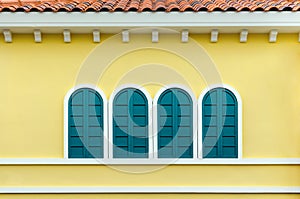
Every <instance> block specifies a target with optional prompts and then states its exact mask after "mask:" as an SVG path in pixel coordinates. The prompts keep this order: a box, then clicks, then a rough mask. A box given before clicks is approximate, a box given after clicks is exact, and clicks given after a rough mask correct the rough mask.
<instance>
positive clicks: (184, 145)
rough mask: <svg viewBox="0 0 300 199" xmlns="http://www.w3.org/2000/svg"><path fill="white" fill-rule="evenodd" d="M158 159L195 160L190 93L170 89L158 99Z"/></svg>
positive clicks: (192, 107)
mask: <svg viewBox="0 0 300 199" xmlns="http://www.w3.org/2000/svg"><path fill="white" fill-rule="evenodd" d="M156 108H157V109H156V110H157V118H155V119H156V125H155V128H156V130H157V146H155V147H157V150H158V154H157V156H158V158H193V157H194V153H195V152H196V151H195V152H194V147H193V146H194V145H195V143H194V142H193V131H194V124H193V120H194V110H193V109H194V108H195V107H194V106H193V100H192V98H191V96H190V95H189V93H188V92H186V91H185V90H183V89H181V88H169V89H166V90H165V91H163V92H162V93H161V94H160V95H159V97H158V99H157V107H156Z"/></svg>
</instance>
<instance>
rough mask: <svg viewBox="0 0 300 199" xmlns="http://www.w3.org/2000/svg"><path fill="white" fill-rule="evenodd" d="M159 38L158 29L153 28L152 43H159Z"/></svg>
mask: <svg viewBox="0 0 300 199" xmlns="http://www.w3.org/2000/svg"><path fill="white" fill-rule="evenodd" d="M158 40H159V35H158V31H157V30H152V43H157V42H158Z"/></svg>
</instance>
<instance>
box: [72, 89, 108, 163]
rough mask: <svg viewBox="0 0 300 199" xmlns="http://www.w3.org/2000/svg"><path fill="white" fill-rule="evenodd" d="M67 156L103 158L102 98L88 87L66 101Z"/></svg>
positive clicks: (77, 91) (79, 90)
mask: <svg viewBox="0 0 300 199" xmlns="http://www.w3.org/2000/svg"><path fill="white" fill-rule="evenodd" d="M68 157H69V158H103V99H102V97H101V96H100V94H99V93H98V92H97V91H95V90H93V89H90V88H81V89H78V90H76V91H75V92H74V93H73V94H72V95H71V96H70V98H69V101H68Z"/></svg>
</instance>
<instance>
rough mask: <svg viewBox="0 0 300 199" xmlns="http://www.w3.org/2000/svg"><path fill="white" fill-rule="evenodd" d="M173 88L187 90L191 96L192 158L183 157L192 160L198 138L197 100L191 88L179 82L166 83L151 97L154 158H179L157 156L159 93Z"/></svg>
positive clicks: (195, 154) (195, 156)
mask: <svg viewBox="0 0 300 199" xmlns="http://www.w3.org/2000/svg"><path fill="white" fill-rule="evenodd" d="M173 88H178V89H182V90H184V91H185V92H187V93H188V94H189V95H190V97H191V98H192V103H193V158H184V159H192V160H196V159H197V148H198V139H197V136H198V134H197V131H198V129H197V127H198V126H197V100H196V97H195V95H194V93H193V92H192V90H191V89H189V88H188V87H187V86H184V85H180V84H170V85H166V86H164V87H163V88H161V89H160V90H159V91H158V92H157V93H156V94H155V97H154V99H153V143H154V159H156V160H161V161H163V160H172V159H173V160H174V161H175V160H178V159H181V158H158V150H157V147H158V140H157V139H158V137H157V135H158V132H157V102H158V99H159V97H160V96H161V94H162V93H163V92H165V91H166V90H168V89H173Z"/></svg>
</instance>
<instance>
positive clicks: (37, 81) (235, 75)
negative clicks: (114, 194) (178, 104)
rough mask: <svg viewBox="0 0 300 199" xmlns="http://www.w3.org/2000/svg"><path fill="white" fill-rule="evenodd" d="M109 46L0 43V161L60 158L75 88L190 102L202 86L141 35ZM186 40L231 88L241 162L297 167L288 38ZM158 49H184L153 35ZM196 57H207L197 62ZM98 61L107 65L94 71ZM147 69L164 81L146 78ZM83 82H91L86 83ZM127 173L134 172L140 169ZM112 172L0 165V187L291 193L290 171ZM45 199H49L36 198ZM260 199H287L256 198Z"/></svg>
mask: <svg viewBox="0 0 300 199" xmlns="http://www.w3.org/2000/svg"><path fill="white" fill-rule="evenodd" d="M112 38H113V37H112V36H111V35H102V36H101V39H102V42H101V43H100V44H95V43H93V42H92V37H91V36H90V35H72V42H71V43H70V44H66V43H64V42H63V38H62V36H61V35H47V34H46V35H43V42H42V43H40V44H36V43H34V41H33V38H32V35H13V43H4V42H3V38H0V42H1V43H0V60H1V62H0V63H1V64H0V90H1V94H0V113H1V120H0V158H63V150H64V149H63V109H64V107H63V101H64V97H65V94H66V93H67V92H68V90H69V89H71V88H72V87H73V86H74V85H75V84H76V83H78V82H79V83H93V82H97V83H98V85H99V87H100V88H101V89H103V91H104V92H105V94H106V95H107V96H108V97H109V96H110V94H111V92H112V91H113V90H114V89H115V87H116V86H118V85H120V84H122V83H126V82H128V81H129V80H132V82H131V83H137V84H142V85H144V86H145V88H146V89H147V90H148V91H149V93H150V94H151V96H152V97H154V95H155V93H156V92H157V91H158V89H159V88H160V87H161V86H162V85H161V84H167V83H187V84H188V85H189V86H190V87H191V89H192V91H193V92H194V94H195V96H196V97H197V98H198V97H199V95H200V93H201V91H202V90H203V89H204V88H205V87H206V86H207V85H206V84H207V83H206V82H205V81H206V80H205V76H204V77H203V76H201V74H200V73H199V71H197V69H195V67H194V65H195V63H194V62H190V60H188V59H186V58H187V56H188V55H185V56H181V55H178V54H177V55H176V53H174V52H172V51H171V50H169V51H167V50H165V49H154V48H152V47H153V45H154V44H151V40H150V37H149V35H146V36H143V35H139V36H131V41H130V43H128V44H124V43H122V42H121V38H120V37H118V36H117V37H115V38H114V39H112ZM116 38H117V39H116ZM172 38H173V39H172ZM191 38H192V39H194V40H195V41H196V44H197V45H199V46H200V47H199V49H198V50H199V51H193V53H196V54H197V52H199V58H201V59H199V60H200V61H199V62H201V61H202V60H203V63H204V65H205V64H206V63H207V64H213V65H214V66H216V71H218V72H219V74H220V77H221V80H222V82H224V83H226V84H229V85H231V86H232V87H234V88H235V89H236V90H237V91H238V92H239V93H240V95H241V97H242V101H243V121H242V122H243V157H244V158H300V147H299V146H300V133H299V132H300V122H299V121H300V103H299V102H300V95H299V91H300V84H299V75H300V67H299V60H300V48H299V43H298V42H297V35H296V34H295V35H292V34H290V35H288V34H287V35H284V34H279V36H278V42H277V43H268V37H267V35H264V34H257V35H256V34H250V35H249V39H248V42H247V43H239V35H237V34H236V35H235V34H231V35H224V34H221V35H220V37H219V41H218V43H210V42H209V35H191ZM160 40H161V41H160V42H161V43H162V45H167V43H168V42H169V45H170V49H172V48H175V46H177V47H178V48H181V47H182V48H183V47H184V46H182V45H189V44H182V43H180V39H179V37H178V38H177V40H176V39H174V37H172V36H170V37H167V36H161V37H160ZM106 42H107V43H106ZM176 42H177V43H176ZM190 42H192V41H191V40H190ZM137 43H139V44H145V46H150V48H147V49H145V48H143V49H141V48H130V45H137V46H138V44H137ZM125 45H127V46H126V48H127V47H128V49H131V50H130V51H128V52H126V53H125V54H120V53H119V52H118V50H119V49H121V48H123V47H124V46H125ZM201 46H202V47H201ZM195 49H197V47H195ZM201 49H202V50H201ZM203 52H207V54H206V55H205V56H204V55H202V54H201V53H203ZM185 53H187V54H189V52H185ZM193 53H190V54H193ZM112 54H114V56H112ZM97 56H98V57H99V60H97ZM201 56H203V57H201ZM111 57H113V59H111ZM207 57H209V58H210V59H211V60H210V61H211V62H210V61H209V59H208V58H207ZM100 58H101V59H100ZM104 59H106V60H104ZM107 62H109V65H105V66H103V65H101V64H103V63H107ZM198 64H200V65H201V63H198ZM89 67H91V68H92V71H97V70H98V68H97V67H99V69H101V70H102V72H103V73H101V74H96V75H95V73H94V72H91V71H89V70H88V68H89ZM103 67H106V68H105V70H103ZM149 68H152V69H157V70H158V71H159V69H161V71H164V72H153V73H151V71H149ZM202 69H203V68H202ZM168 71H170V73H169V72H168ZM146 72H147V73H146ZM202 72H203V71H202ZM140 74H143V76H140ZM202 75H203V74H202ZM90 76H92V77H91V79H93V81H89V77H90ZM166 77H168V78H166ZM151 79H152V80H153V82H151ZM214 80H216V79H213V80H212V81H211V82H213V81H214ZM158 81H162V82H161V84H159V83H158ZM218 82H219V80H216V82H215V83H218ZM140 167H146V166H140ZM148 167H149V169H150V170H151V169H152V168H151V166H148ZM153 167H154V168H153V169H157V167H156V166H153ZM132 168H133V169H137V170H139V166H131V169H132ZM118 169H121V170H122V169H124V168H117V167H116V166H114V167H106V166H98V165H96V166H0V179H1V180H0V187H1V186H55V185H57V186H59V185H66V186H72V185H78V186H79V185H82V186H89V185H94V186H97V185H99V186H100V185H107V186H121V185H127V186H128V185H133V186H137V185H145V186H146V185H149V186H150V185H152V186H154V185H155V186H157V185H158V184H157V182H159V185H164V186H168V185H169V186H171V185H191V186H226V185H227V186H228V185H230V186H259V185H261V186H300V181H299V179H300V167H299V166H298V165H297V166H263V165H262V166H226V165H222V166H216V165H215V166H212V165H205V166H200V165H199V166H195V165H193V166H187V165H185V166H183V165H181V166H180V165H176V166H175V165H173V166H168V167H164V168H163V169H159V170H157V171H156V172H150V173H147V174H129V173H124V172H121V171H120V170H118ZM157 179H159V181H157ZM246 179H247V180H246ZM0 196H1V195H0ZM171 196H172V195H170V197H171ZM179 196H180V195H178V197H179ZM181 196H182V195H181ZM5 197H7V198H10V197H12V198H18V197H19V196H18V195H10V196H6V195H5ZM27 197H31V196H30V195H28V196H27ZM48 197H49V198H51V197H52V196H45V198H48ZM66 197H67V196H66ZM68 197H69V196H68ZM89 197H90V198H93V197H97V196H96V195H89ZM128 197H130V195H128ZM201 197H203V198H205V196H202V195H201V196H200V195H199V198H201ZM214 197H215V198H226V196H224V197H221V195H214ZM234 197H238V195H235V196H234ZM31 198H32V197H31ZM70 198H71V196H70ZM176 198H177V196H176ZM249 198H254V197H253V196H249ZM264 198H296V196H295V195H288V196H284V197H281V196H280V195H276V196H275V197H273V195H264Z"/></svg>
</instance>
